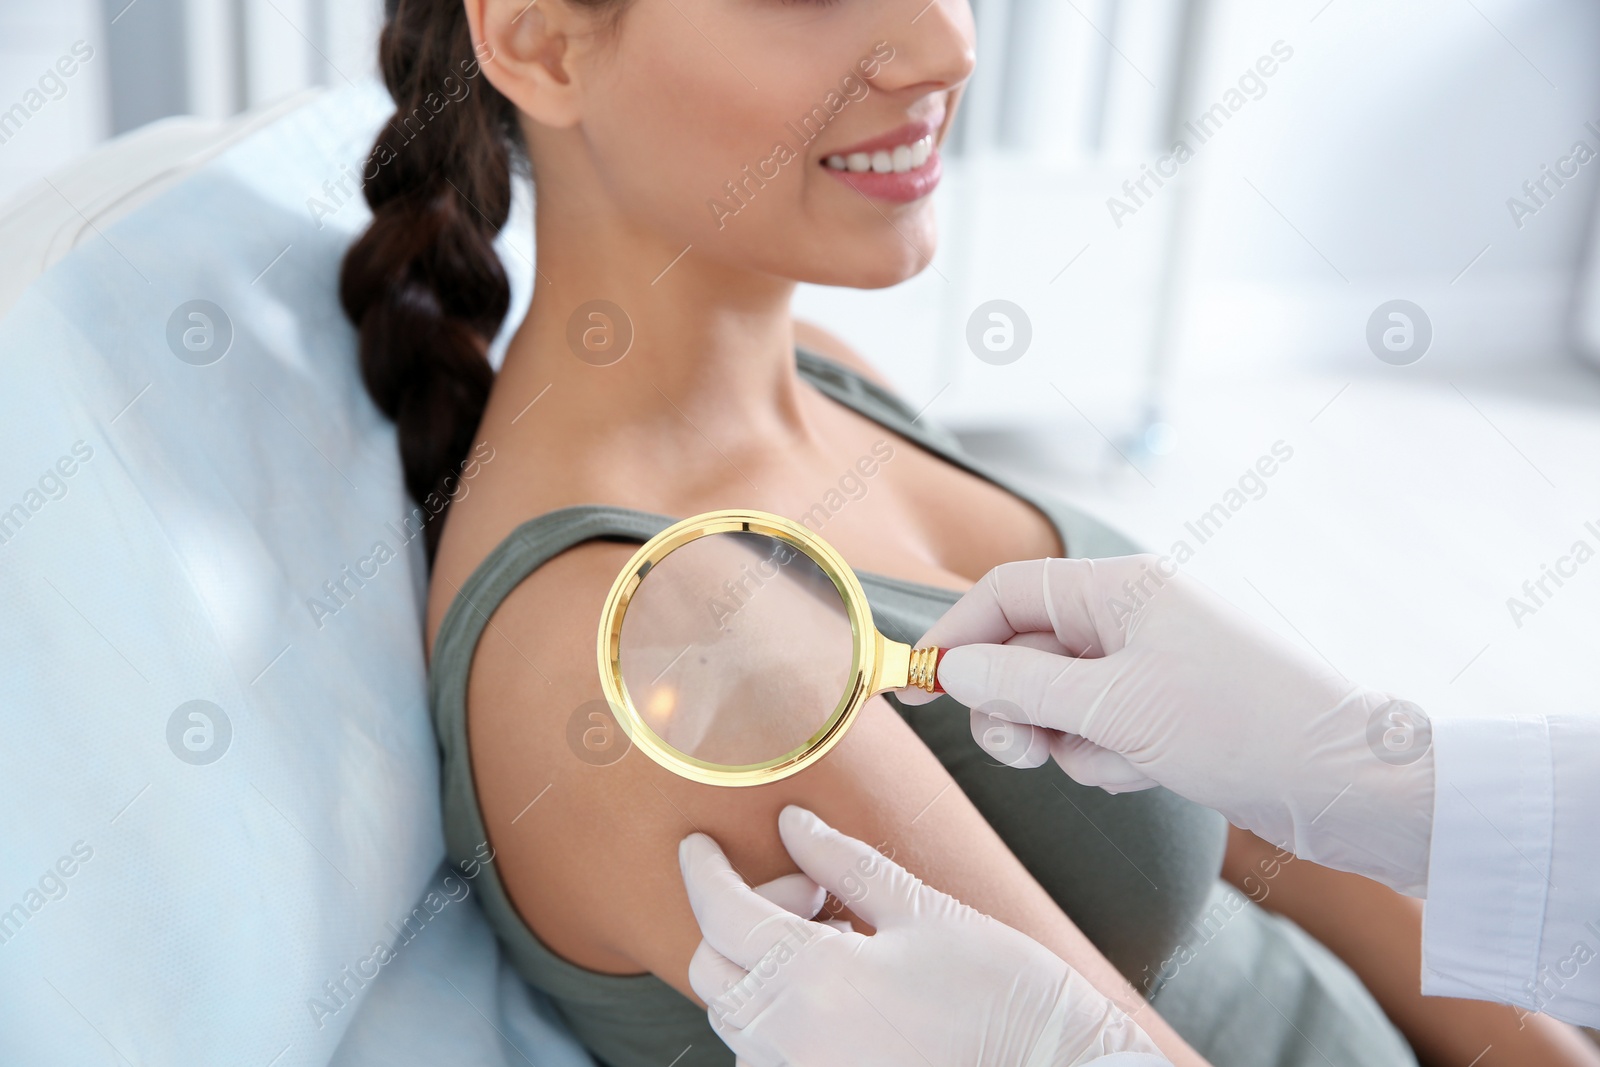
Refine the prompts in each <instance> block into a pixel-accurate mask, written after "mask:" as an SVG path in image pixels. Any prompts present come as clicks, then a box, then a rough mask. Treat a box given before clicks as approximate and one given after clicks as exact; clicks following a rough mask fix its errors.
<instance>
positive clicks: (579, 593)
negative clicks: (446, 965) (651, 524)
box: [468, 542, 1194, 1062]
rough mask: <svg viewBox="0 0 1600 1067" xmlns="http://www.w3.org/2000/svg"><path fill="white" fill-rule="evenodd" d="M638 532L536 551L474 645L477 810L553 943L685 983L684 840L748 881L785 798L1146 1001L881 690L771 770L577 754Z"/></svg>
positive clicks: (576, 955) (759, 865) (691, 930)
mask: <svg viewBox="0 0 1600 1067" xmlns="http://www.w3.org/2000/svg"><path fill="white" fill-rule="evenodd" d="M633 547H634V546H632V545H619V544H614V543H607V542H589V543H587V544H585V545H582V546H579V547H578V548H575V549H572V550H569V551H568V552H566V553H563V554H562V555H561V556H559V557H557V558H556V559H554V560H552V561H551V562H549V563H547V564H546V565H545V566H544V567H542V568H540V569H539V570H538V571H536V572H535V573H534V574H533V575H532V576H530V577H529V578H528V579H527V580H526V581H524V582H523V583H522V585H521V586H520V587H518V589H517V590H516V591H515V592H514V593H513V594H512V595H511V596H510V597H508V598H507V599H506V601H505V602H504V604H503V605H502V606H501V608H500V609H499V610H498V611H497V612H496V613H495V615H494V616H493V625H491V626H490V627H489V628H488V629H487V630H486V631H485V634H484V637H483V640H482V642H481V643H480V644H479V647H478V651H477V655H476V657H475V660H474V663H473V669H472V681H471V687H470V690H469V702H468V707H469V712H468V714H469V719H468V724H469V739H470V746H471V751H472V759H473V766H474V776H475V779H476V783H477V788H478V795H479V802H480V805H481V806H482V809H483V813H484V822H485V825H486V827H487V828H488V832H489V838H490V842H491V844H492V845H493V846H494V848H495V853H496V864H497V866H498V868H499V871H500V876H501V878H502V879H503V880H504V882H505V884H506V887H507V891H508V893H509V894H510V896H511V899H512V900H513V902H514V903H515V904H516V906H517V908H518V910H519V911H520V912H521V914H522V916H523V918H524V920H525V921H527V922H528V923H529V925H530V926H531V928H532V929H533V931H534V933H535V934H537V935H538V937H539V938H540V939H541V940H542V941H543V942H544V943H545V944H546V945H547V946H548V947H550V948H551V949H552V950H554V951H555V952H557V953H558V954H560V955H562V956H563V957H565V958H566V959H568V960H569V961H571V962H573V963H576V964H578V965H580V966H584V967H588V968H591V969H594V970H601V971H607V972H611V973H618V974H625V973H637V972H639V971H650V972H653V973H655V974H657V975H659V976H660V977H661V978H663V979H664V980H665V981H667V982H669V983H670V984H672V985H673V986H674V987H676V988H677V989H678V990H680V991H681V992H683V993H684V994H685V995H688V996H691V997H693V993H692V991H691V990H690V988H689V984H688V965H689V959H690V957H691V955H692V954H693V952H694V949H695V946H696V945H697V944H698V942H699V939H700V934H699V929H698V927H697V926H696V925H695V922H694V918H693V915H692V913H691V912H690V910H689V904H688V899H687V897H686V895H685V892H684V888H683V883H682V880H681V878H680V875H679V872H678V861H677V851H678V842H679V841H680V840H681V839H682V838H683V837H684V835H685V834H687V833H689V832H691V831H694V830H700V831H703V832H705V833H708V834H710V835H711V836H712V837H714V838H716V839H717V841H718V842H719V843H721V845H722V846H723V848H724V850H725V851H726V853H727V855H728V857H729V859H730V860H731V861H732V863H733V864H734V865H735V866H736V867H737V868H738V869H739V871H740V872H741V873H742V874H743V875H744V876H745V878H746V880H747V881H749V882H750V883H752V884H758V883H760V882H763V881H767V880H769V879H772V878H775V877H778V876H779V875H782V874H786V873H789V872H791V871H794V870H795V869H796V868H795V866H794V864H793V862H792V861H791V860H790V859H789V857H788V855H787V854H786V853H785V852H784V851H783V847H782V844H781V842H780V841H779V838H778V834H777V817H778V812H779V811H780V810H782V808H783V807H784V805H786V804H790V803H796V804H802V805H804V806H806V807H809V808H811V809H812V810H813V811H815V812H816V813H817V814H819V815H820V816H822V817H823V818H824V819H826V820H827V821H828V822H829V823H831V824H833V825H834V826H836V827H837V828H839V829H840V830H842V831H843V832H845V833H848V834H851V835H852V836H855V837H858V838H861V839H862V840H865V841H867V842H869V843H871V844H874V845H877V846H878V847H879V848H881V849H882V850H883V851H884V852H885V853H886V854H889V855H891V856H892V857H893V858H894V859H895V860H896V861H897V862H899V863H901V864H903V865H904V866H905V867H907V868H908V869H909V870H911V871H912V872H913V873H914V874H916V875H918V876H919V877H921V878H922V879H923V880H925V881H927V882H928V883H929V884H931V885H933V886H935V887H937V888H939V889H943V890H945V891H946V892H949V893H951V894H952V895H954V896H956V897H957V898H959V899H961V900H964V901H966V902H967V903H969V904H971V905H972V906H973V907H975V908H978V909H979V910H981V911H983V912H986V913H987V914H989V915H992V916H994V917H995V918H997V919H999V920H1000V921H1002V922H1005V923H1007V924H1008V925H1011V926H1014V927H1016V928H1018V929H1020V930H1022V931H1024V932H1025V933H1028V934H1029V935H1030V936H1032V937H1034V938H1035V939H1037V940H1039V941H1041V942H1042V943H1044V944H1045V945H1046V946H1047V947H1048V948H1050V949H1051V950H1052V951H1054V952H1055V953H1056V954H1057V955H1060V956H1061V957H1062V958H1063V959H1065V960H1067V962H1069V963H1071V964H1072V965H1073V966H1074V967H1076V968H1077V969H1078V970H1079V971H1080V972H1081V973H1083V974H1084V975H1085V977H1087V978H1088V979H1089V980H1090V981H1091V982H1093V983H1094V984H1095V985H1096V986H1097V987H1098V988H1100V989H1101V990H1103V991H1105V992H1106V993H1107V994H1108V995H1111V996H1113V997H1115V998H1116V999H1118V1000H1120V1001H1122V1002H1123V1003H1124V1004H1125V1005H1126V1006H1127V1008H1128V1010H1130V1011H1135V1010H1138V1009H1139V1008H1141V1007H1143V1004H1142V1002H1141V1001H1139V1000H1138V998H1137V995H1136V994H1134V993H1133V992H1132V990H1131V988H1130V987H1129V986H1128V985H1127V984H1126V983H1125V982H1124V981H1123V980H1122V978H1121V976H1120V975H1118V974H1117V972H1116V971H1115V970H1114V969H1113V968H1112V967H1111V965H1110V964H1109V963H1108V962H1106V960H1105V958H1104V957H1103V956H1101V955H1100V954H1099V952H1097V951H1096V950H1095V949H1094V948H1093V946H1092V945H1090V943H1089V942H1088V940H1087V939H1086V938H1084V936H1083V935H1082V934H1081V933H1080V932H1079V931H1078V930H1077V928H1076V927H1075V926H1073V925H1072V923H1071V922H1069V921H1068V920H1067V918H1066V917H1065V916H1064V915H1063V914H1062V913H1061V911H1060V909H1059V908H1057V907H1056V905H1055V903H1054V902H1053V901H1052V900H1051V899H1050V898H1049V896H1048V895H1047V894H1046V893H1045V891H1044V890H1043V889H1042V888H1041V887H1040V886H1039V884H1038V883H1037V882H1036V881H1034V880H1033V878H1032V876H1031V875H1029V874H1028V872H1027V871H1026V869H1024V868H1023V866H1022V864H1021V863H1020V862H1019V861H1018V860H1017V858H1016V857H1015V856H1013V855H1012V854H1011V852H1010V851H1009V849H1007V848H1006V846H1005V844H1004V843H1003V842H1002V841H1001V840H1000V839H999V837H998V836H997V835H996V834H995V832H994V831H993V829H992V828H991V827H990V826H989V825H988V823H987V822H985V821H984V819H983V817H982V816H981V815H980V814H979V813H978V811H977V810H976V809H975V808H974V807H973V806H972V804H971V802H970V801H968V799H967V798H966V795H965V794H964V793H962V792H961V790H960V789H959V788H957V787H956V786H955V783H954V781H953V780H952V779H951V778H950V776H949V774H948V773H947V772H946V771H945V769H944V767H943V766H941V765H940V763H939V762H938V760H937V759H936V758H935V757H934V756H933V754H932V753H931V752H930V751H929V750H928V749H927V747H926V746H925V745H923V743H922V742H921V741H920V740H919V739H918V738H917V736H916V735H915V734H914V733H913V732H912V731H911V729H910V727H909V726H907V725H906V724H905V722H904V721H903V720H902V719H901V718H900V716H899V715H898V714H896V713H895V712H894V711H893V709H892V708H890V707H889V705H888V704H887V702H885V701H884V700H883V699H882V698H874V699H873V700H871V701H870V702H869V703H868V705H867V706H866V707H865V708H864V709H863V711H862V714H861V716H860V717H859V718H858V719H857V721H856V723H855V725H854V726H853V727H852V728H851V730H850V732H849V733H848V734H847V735H846V736H845V738H844V740H843V741H841V742H840V743H839V745H838V746H837V747H836V748H834V749H833V751H831V752H830V753H829V754H828V755H827V756H826V757H825V758H823V759H822V760H820V761H819V762H818V763H816V764H815V765H813V766H812V767H810V768H808V769H807V770H806V771H804V772H803V773H801V774H797V775H794V776H793V777H790V778H787V779H784V780H783V781H781V782H775V783H772V784H770V785H765V786H756V787H749V788H739V789H728V788H719V787H715V786H705V785H699V784H696V783H693V782H690V781H687V780H685V779H682V778H678V777H677V776H675V775H673V774H671V773H670V772H668V771H667V770H665V769H664V768H661V767H659V766H658V765H656V764H655V763H653V762H651V761H650V760H649V759H648V758H647V757H646V756H644V755H643V754H642V753H640V752H638V751H634V750H629V751H628V752H627V753H626V754H625V755H624V756H623V757H622V758H621V759H619V760H617V761H616V762H614V763H611V764H609V765H597V764H596V763H595V762H592V761H590V760H586V759H584V758H580V756H579V754H578V752H579V751H583V748H582V745H581V744H578V745H577V746H576V748H575V747H574V746H573V745H570V744H569V741H568V738H569V737H571V736H574V735H578V736H581V732H582V729H583V728H584V727H585V726H587V725H588V720H587V716H586V713H587V712H588V711H590V710H596V709H598V708H599V707H602V706H603V705H601V704H595V703H593V702H595V701H603V696H602V693H601V690H600V684H599V678H598V675H597V668H596V664H595V638H596V630H597V626H598V621H599V614H600V608H601V605H602V602H603V600H604V598H605V594H606V591H607V590H608V589H609V588H610V584H611V581H612V579H613V578H614V577H615V576H616V574H617V572H618V571H619V570H620V568H621V567H622V565H623V564H624V563H625V562H626V560H627V558H628V557H629V555H630V554H631V553H632V551H633ZM575 715H576V716H577V717H578V718H579V719H580V724H579V727H578V728H577V729H576V730H573V731H572V732H570V733H569V722H570V721H571V720H572V719H573V718H574V716H575ZM535 797H538V800H537V802H536V803H534V804H533V805H532V806H531V807H529V806H528V805H529V803H530V801H532V800H533V799H534V798H535ZM696 999H697V1000H698V998H696ZM1152 1016H1153V1013H1151V1012H1149V1011H1148V1010H1147V1011H1146V1012H1145V1013H1144V1015H1143V1016H1142V1017H1141V1020H1140V1021H1141V1022H1142V1023H1145V1024H1146V1026H1147V1029H1149V1030H1150V1031H1151V1033H1152V1036H1154V1037H1156V1039H1157V1040H1158V1041H1161V1036H1158V1034H1161V1035H1162V1036H1166V1035H1168V1034H1170V1031H1166V1030H1165V1027H1164V1024H1162V1023H1160V1020H1159V1019H1153V1018H1152ZM1162 1043H1163V1044H1164V1045H1165V1044H1167V1042H1165V1041H1163V1042H1162ZM1186 1062H1194V1061H1192V1060H1187V1061H1186Z"/></svg>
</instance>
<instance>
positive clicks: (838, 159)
mask: <svg viewBox="0 0 1600 1067" xmlns="http://www.w3.org/2000/svg"><path fill="white" fill-rule="evenodd" d="M932 156H933V137H932V136H928V137H923V138H920V139H918V140H916V141H913V142H911V143H910V144H903V145H896V146H895V147H894V148H893V149H880V150H878V151H876V152H870V153H869V152H851V153H850V154H849V155H848V156H845V155H838V154H835V155H831V156H829V157H828V158H827V159H825V160H824V161H823V165H824V166H826V167H829V168H831V169H833V170H848V171H850V172H852V173H854V174H865V173H866V172H867V171H869V170H870V171H873V172H875V173H878V174H906V173H909V172H910V171H913V170H916V169H918V168H919V167H922V166H923V165H925V164H926V163H927V162H928V160H929V159H930V158H931V157H932Z"/></svg>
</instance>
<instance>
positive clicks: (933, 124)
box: [822, 115, 944, 204]
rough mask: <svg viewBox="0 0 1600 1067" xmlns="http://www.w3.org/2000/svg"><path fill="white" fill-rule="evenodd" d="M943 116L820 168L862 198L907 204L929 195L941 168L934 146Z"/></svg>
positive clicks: (877, 140)
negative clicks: (855, 191) (858, 193)
mask: <svg viewBox="0 0 1600 1067" xmlns="http://www.w3.org/2000/svg"><path fill="white" fill-rule="evenodd" d="M943 121H944V116H943V115H940V116H937V118H936V119H934V120H924V121H922V122H911V123H907V124H906V125H904V126H902V127H900V128H899V129H896V130H890V131H889V132H888V133H886V134H883V135H882V136H880V137H874V138H872V139H871V140H868V141H862V142H861V143H860V144H857V145H852V146H850V147H849V148H847V149H845V150H843V151H840V152H835V153H832V154H830V155H828V156H827V157H826V158H825V159H824V160H823V161H822V167H823V169H824V170H826V171H827V172H828V173H829V174H831V175H833V176H834V177H835V178H838V179H839V180H840V181H842V182H844V183H845V184H846V185H849V186H851V187H852V188H854V189H856V190H857V191H859V192H860V193H862V194H863V195H865V196H869V197H872V198H873V199H877V200H888V201H890V202H892V203H896V204H907V203H910V202H911V201H913V200H920V199H922V198H923V197H925V196H927V195H928V194H929V193H931V192H933V190H934V188H935V187H936V186H937V185H938V184H939V178H940V175H941V174H942V173H943V167H942V166H941V163H940V158H939V150H938V148H936V147H935V146H934V139H935V137H936V136H937V131H938V129H939V127H940V126H941V125H942V124H943Z"/></svg>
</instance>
